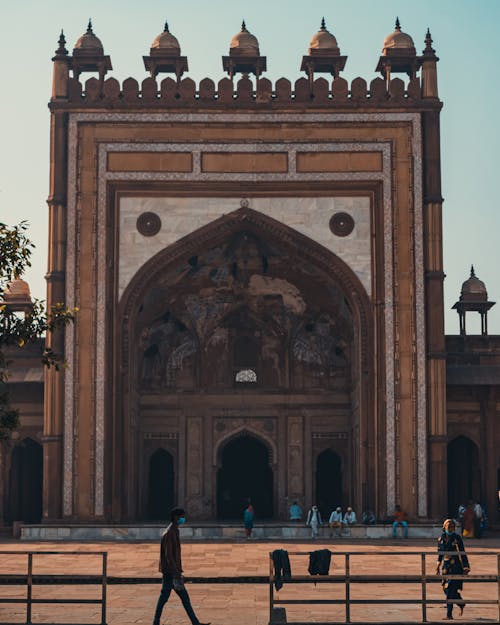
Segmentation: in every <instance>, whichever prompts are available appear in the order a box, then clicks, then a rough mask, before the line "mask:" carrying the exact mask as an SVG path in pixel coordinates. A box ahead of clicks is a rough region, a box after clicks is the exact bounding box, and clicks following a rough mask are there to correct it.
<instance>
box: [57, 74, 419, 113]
mask: <svg viewBox="0 0 500 625" xmlns="http://www.w3.org/2000/svg"><path fill="white" fill-rule="evenodd" d="M67 103H68V105H70V106H71V108H74V106H78V107H81V106H84V107H95V106H99V107H104V108H107V107H109V108H130V107H149V108H150V107H153V108H154V107H158V106H160V107H179V106H182V107H186V106H187V107H189V106H193V107H200V106H209V107H211V108H212V107H216V108H217V107H221V106H224V107H225V108H227V106H228V105H229V106H234V107H236V108H248V107H251V108H254V107H257V108H265V107H269V106H271V107H272V106H273V105H279V106H284V105H285V106H295V105H300V106H302V107H303V106H307V107H313V108H315V107H322V108H324V107H346V106H347V107H357V108H359V107H360V106H362V107H365V106H366V107H398V108H400V107H406V106H411V107H415V106H418V107H420V106H423V105H424V104H429V102H426V101H424V100H423V99H422V95H421V87H420V80H419V78H418V77H416V78H413V79H412V80H410V81H409V82H408V84H407V85H405V83H404V81H403V80H401V79H400V78H393V79H392V80H391V81H390V82H389V83H387V82H386V81H385V80H383V79H382V78H374V79H373V80H372V81H371V82H370V83H369V84H368V83H367V81H366V80H364V79H363V78H355V79H354V80H353V81H352V82H351V84H349V83H348V81H347V80H345V79H343V78H337V79H335V80H333V81H327V80H326V79H324V78H316V80H314V81H313V82H312V83H310V82H309V80H307V79H306V78H299V79H297V80H296V81H295V83H293V84H292V82H291V81H289V80H288V79H286V78H280V79H279V80H277V81H276V83H274V84H273V83H272V82H271V81H270V80H268V79H267V78H260V79H259V80H257V81H256V82H255V84H254V83H253V82H252V81H251V80H250V79H249V78H247V77H246V76H244V77H243V78H241V79H240V80H238V81H237V82H233V81H232V80H230V79H229V78H222V79H221V80H219V82H218V83H217V84H216V83H215V82H214V81H213V80H211V79H210V78H204V79H203V80H201V81H200V83H199V84H198V85H197V84H196V83H195V82H194V81H193V80H192V79H191V78H185V79H184V80H181V81H180V82H179V83H178V82H177V81H176V80H174V79H172V78H170V77H167V78H164V79H163V80H162V81H157V80H156V79H155V78H145V79H144V80H143V81H142V82H141V83H139V82H138V81H137V80H135V79H134V78H127V79H126V80H124V81H123V83H122V84H120V83H119V82H118V80H116V79H115V78H108V79H107V80H105V81H103V82H102V81H100V80H98V79H97V78H89V79H88V80H87V81H86V82H85V83H84V84H82V83H81V82H80V81H79V80H77V79H75V78H70V79H69V89H68V99H67ZM62 105H63V104H62V102H61V101H59V102H58V107H61V106H62Z"/></svg>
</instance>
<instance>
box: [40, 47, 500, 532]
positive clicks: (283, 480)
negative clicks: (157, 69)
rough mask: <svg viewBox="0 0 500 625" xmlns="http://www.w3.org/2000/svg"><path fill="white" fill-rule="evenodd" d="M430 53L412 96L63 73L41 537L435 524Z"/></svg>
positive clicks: (441, 345) (440, 381)
mask: <svg viewBox="0 0 500 625" xmlns="http://www.w3.org/2000/svg"><path fill="white" fill-rule="evenodd" d="M426 43H428V42H426ZM429 47H430V43H428V47H427V48H426V50H427V55H426V52H424V56H423V57H418V58H419V59H420V60H419V63H420V65H418V67H421V68H422V69H421V76H420V77H418V76H416V75H415V73H414V72H413V69H414V68H415V67H416V65H415V63H413V61H412V63H413V64H412V65H411V67H412V68H413V69H412V74H411V76H412V78H411V80H410V81H409V82H408V84H407V85H405V84H404V82H403V81H401V80H400V79H398V78H393V79H392V80H387V81H384V80H383V79H380V78H376V79H375V80H373V81H372V82H371V84H370V86H369V87H368V86H367V84H366V82H365V81H364V80H363V79H360V78H358V79H356V80H354V81H353V82H352V84H351V85H348V84H347V82H346V81H345V80H343V79H342V78H340V77H339V76H338V75H336V77H335V79H334V80H333V82H332V83H328V82H327V81H326V80H324V79H322V78H318V79H316V80H313V77H312V75H311V77H310V80H306V79H299V80H298V81H297V82H296V83H295V85H294V88H293V90H292V85H291V83H290V82H289V81H287V80H285V79H281V80H279V81H278V82H277V83H276V85H274V86H273V85H272V84H271V83H270V82H269V81H268V80H266V79H264V78H259V79H258V80H257V81H256V83H255V85H254V84H253V83H252V82H251V81H250V80H249V79H248V77H246V76H244V77H243V78H242V79H241V80H239V81H237V82H236V81H235V82H233V81H231V80H229V79H223V80H221V81H220V82H219V83H218V85H217V88H216V86H215V84H214V83H213V82H212V81H211V80H209V79H205V80H203V81H201V82H200V84H199V86H196V85H195V84H194V82H193V81H191V80H190V79H184V80H182V81H181V80H180V79H179V80H178V81H177V82H175V81H173V80H172V79H170V78H166V79H164V80H163V81H162V82H161V83H157V82H156V80H155V78H147V79H145V80H144V81H143V82H142V85H141V88H139V84H138V83H137V81H135V80H134V79H127V80H126V81H125V82H124V83H123V85H120V84H119V83H118V82H117V81H116V80H114V79H113V78H109V79H107V80H104V76H101V78H100V79H99V80H97V79H95V78H91V79H89V80H88V81H87V82H86V83H85V85H83V84H81V83H80V82H78V80H77V79H76V78H69V73H68V68H71V62H72V61H71V57H67V56H65V54H64V53H63V52H61V50H59V51H58V53H57V54H56V56H55V57H54V72H55V73H54V76H55V78H54V92H53V97H52V100H51V103H50V110H51V123H52V146H51V185H52V187H51V195H50V198H49V210H50V212H51V231H50V258H49V273H48V301H49V304H50V303H51V302H53V301H60V300H61V299H62V298H64V299H65V300H66V303H67V304H68V305H69V306H75V305H76V306H78V308H79V310H80V312H79V315H78V321H77V323H76V324H75V326H74V327H70V328H68V329H67V330H66V333H65V337H64V340H63V337H61V336H55V337H51V338H50V339H49V341H51V342H52V347H54V348H56V349H59V350H62V349H63V345H64V353H65V357H66V360H67V362H68V367H67V368H66V369H65V370H64V371H63V372H59V373H57V372H54V371H50V372H48V373H47V376H46V385H45V394H46V397H45V409H44V432H43V437H41V441H42V443H43V445H44V447H45V454H44V468H43V471H44V493H43V502H44V504H43V518H44V520H46V521H55V520H58V519H59V520H61V519H64V520H65V521H66V522H69V521H76V522H83V523H96V522H108V523H120V522H126V523H128V522H130V523H135V522H137V521H146V520H148V519H151V518H154V517H155V515H159V516H162V515H163V516H165V514H166V512H165V510H163V509H162V507H161V505H160V506H158V505H157V504H156V503H154V502H155V501H157V500H163V499H164V500H165V501H169V502H171V503H174V502H177V501H178V502H182V503H184V504H185V505H186V506H187V507H188V509H189V511H190V515H191V518H193V519H194V520H212V519H214V518H216V517H218V518H232V517H234V516H236V515H239V510H240V509H241V507H242V505H243V503H244V500H245V498H246V497H248V496H251V497H252V499H253V501H254V503H255V505H256V507H257V509H258V510H259V511H260V514H261V517H267V518H269V519H275V520H277V519H284V518H286V515H287V509H288V506H289V504H290V503H291V501H292V500H295V499H296V500H298V501H300V502H301V503H302V504H303V505H304V506H308V505H310V504H311V503H314V501H317V502H318V504H319V505H320V507H322V508H323V510H324V512H325V513H326V512H327V511H328V510H329V508H330V507H332V506H333V505H338V504H341V505H344V506H345V505H349V504H350V505H353V506H354V507H355V508H356V510H358V511H361V510H366V509H372V510H374V511H375V512H376V514H377V516H379V517H385V516H387V515H390V513H391V512H392V510H393V509H394V506H395V504H396V503H400V504H401V505H402V506H403V507H404V508H405V509H406V510H407V511H408V513H409V514H410V516H411V517H412V518H413V519H420V520H425V519H429V518H439V517H440V516H442V515H444V514H445V513H446V512H447V502H446V497H444V496H443V493H444V492H446V489H447V481H448V473H447V465H446V458H447V444H448V442H449V440H450V439H449V434H448V424H449V423H452V425H451V426H450V428H451V429H450V431H451V432H453V433H455V430H456V428H455V425H454V420H455V417H454V416H450V415H448V417H447V409H446V370H445V366H446V363H445V337H444V327H443V292H442V282H443V278H444V274H443V267H442V224H441V202H442V198H441V187H440V161H439V159H440V149H439V141H440V138H439V112H440V109H441V102H440V101H439V98H438V96H437V82H436V75H435V72H436V60H437V59H436V57H435V55H434V54H433V51H432V53H431V52H429V50H428V48H429ZM104 58H107V59H109V57H103V59H104ZM256 58H258V59H262V58H264V57H256ZM101 61H102V59H101ZM101 61H99V62H100V63H101ZM96 62H97V61H96ZM102 62H104V61H102ZM415 62H416V61H415ZM259 63H261V61H259ZM96 67H97V66H96ZM99 67H101V69H102V67H104V66H103V65H102V63H101V65H99ZM259 67H261V66H260V65H259ZM384 67H385V65H384ZM99 71H101V70H99ZM259 71H260V70H259ZM431 319H432V323H429V320H431ZM492 388H493V389H494V390H492V391H491V393H493V395H492V396H490V395H489V396H488V397H489V399H488V401H489V402H490V403H489V404H488V406H490V408H488V411H487V412H488V415H489V416H488V419H490V418H491V419H493V416H492V415H493V414H494V412H495V410H496V408H491V406H496V404H495V401H496V400H495V399H494V397H496V395H495V393H497V392H498V385H497V386H496V387H495V386H493V387H492ZM495 389H496V390H495ZM467 392H468V391H466V393H467ZM493 396H494V397H493ZM453 414H454V413H453ZM450 419H451V421H450ZM491 427H493V426H491ZM457 431H458V430H457ZM464 432H465V430H464ZM495 435H498V434H495ZM488 453H489V456H488V463H489V464H488V466H489V467H491V466H493V465H494V462H495V461H494V459H492V458H490V456H491V454H492V453H493V452H491V453H490V452H488ZM491 463H493V464H491ZM245 464H246V465H247V466H246V467H245ZM248 467H250V469H248ZM488 471H489V473H491V471H492V469H491V468H489V469H488ZM252 474H253V476H254V477H252ZM252 480H253V481H252ZM256 481H258V484H257V485H256V483H254V482H256ZM430 484H432V489H431V488H429V485H430ZM488 501H489V500H488Z"/></svg>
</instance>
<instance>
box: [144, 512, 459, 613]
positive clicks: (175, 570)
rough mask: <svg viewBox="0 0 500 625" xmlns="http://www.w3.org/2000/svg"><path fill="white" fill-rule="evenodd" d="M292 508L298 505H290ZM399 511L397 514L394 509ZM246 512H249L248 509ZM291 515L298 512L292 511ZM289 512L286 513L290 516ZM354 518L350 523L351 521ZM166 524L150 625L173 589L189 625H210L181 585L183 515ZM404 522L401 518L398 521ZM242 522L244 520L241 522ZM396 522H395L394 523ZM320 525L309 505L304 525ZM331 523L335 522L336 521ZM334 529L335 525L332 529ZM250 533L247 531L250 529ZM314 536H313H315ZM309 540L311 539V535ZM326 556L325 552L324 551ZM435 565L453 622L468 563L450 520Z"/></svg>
mask: <svg viewBox="0 0 500 625" xmlns="http://www.w3.org/2000/svg"><path fill="white" fill-rule="evenodd" d="M293 505H298V504H297V502H294V504H293ZM398 508H399V511H401V509H400V507H399V506H398ZM249 509H250V510H249ZM294 512H295V513H297V514H298V511H297V510H296V509H295V510H294ZM291 514H292V511H291V510H290V516H291ZM334 514H335V515H336V516H335V517H334V519H337V518H341V519H342V520H339V521H338V522H339V523H341V524H343V523H344V519H345V517H346V515H347V521H346V523H347V525H349V524H352V523H353V522H354V523H355V522H356V521H355V519H356V514H355V513H354V510H352V508H350V507H349V508H348V509H347V510H346V513H345V514H344V515H343V516H342V509H341V508H340V507H338V508H337V509H336V510H334V511H333V512H332V515H331V516H330V519H332V517H333V515H334ZM250 517H251V524H252V527H253V507H252V505H251V503H250V502H249V503H248V506H247V508H246V510H245V519H248V520H249V521H250ZM353 519H354V521H353ZM170 520H171V522H170V525H169V526H168V527H167V529H166V530H165V532H164V534H163V536H162V539H161V544H160V561H159V570H160V572H161V573H162V575H163V583H162V587H161V591H160V596H159V598H158V602H157V605H156V610H155V614H154V618H153V625H160V618H161V614H162V612H163V608H164V606H165V604H166V603H167V601H168V599H169V597H170V594H171V592H172V590H174V591H175V592H176V593H177V595H178V596H179V598H180V600H181V601H182V605H183V606H184V609H185V611H186V614H187V615H188V617H189V620H190V621H191V625H210V623H202V622H201V621H200V620H199V619H198V617H197V616H196V614H195V612H194V610H193V607H192V605H191V601H190V598H189V594H188V592H187V590H186V587H185V585H184V577H183V570H182V560H181V543H180V538H179V526H181V525H183V524H184V523H185V522H186V513H185V511H184V510H183V509H182V508H174V509H173V510H172V512H171V517H170ZM403 520H404V519H401V522H402V521H403ZM245 522H246V521H245ZM394 522H395V523H396V521H394ZM321 523H322V520H321V514H320V512H319V510H318V507H317V506H312V508H311V509H310V511H309V513H308V518H307V524H308V525H310V526H311V528H312V529H313V528H316V531H317V529H318V527H319V525H320V524H321ZM331 523H337V521H336V520H334V521H331ZM335 527H336V526H335ZM250 533H251V528H250ZM316 535H317V534H316ZM313 537H315V536H314V535H313ZM328 553H329V552H328ZM437 553H438V557H437V563H436V575H441V578H442V581H441V583H442V586H443V591H444V594H445V597H446V617H445V618H446V619H447V620H451V619H453V606H454V605H456V606H458V608H459V610H460V615H462V614H463V611H464V608H465V602H464V600H463V598H462V596H461V594H460V591H461V590H462V588H463V578H464V576H465V575H467V574H468V573H469V572H470V564H469V560H468V558H467V554H466V553H465V549H464V544H463V541H462V537H461V536H460V535H459V534H458V533H457V532H456V523H455V521H454V519H446V520H445V521H444V523H443V531H442V534H441V537H440V538H439V540H438V545H437Z"/></svg>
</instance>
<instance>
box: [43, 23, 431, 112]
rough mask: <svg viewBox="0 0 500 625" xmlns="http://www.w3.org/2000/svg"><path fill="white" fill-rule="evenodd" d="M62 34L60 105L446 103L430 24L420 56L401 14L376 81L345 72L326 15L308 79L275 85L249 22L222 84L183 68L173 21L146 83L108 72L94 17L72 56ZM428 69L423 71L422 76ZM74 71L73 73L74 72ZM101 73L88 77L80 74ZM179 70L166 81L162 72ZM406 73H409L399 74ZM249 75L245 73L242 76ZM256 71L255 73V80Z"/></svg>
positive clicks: (155, 48)
mask: <svg viewBox="0 0 500 625" xmlns="http://www.w3.org/2000/svg"><path fill="white" fill-rule="evenodd" d="M64 43H65V40H64V37H63V35H62V34H61V39H60V41H59V48H58V50H57V51H56V56H55V57H54V58H53V61H54V81H53V82H54V86H53V97H52V102H54V101H57V102H58V106H59V107H60V108H64V107H65V104H66V103H67V104H70V105H72V106H73V105H77V106H85V107H87V106H94V107H95V106H96V105H99V106H100V107H112V108H114V107H136V106H137V107H145V106H148V107H154V106H162V107H163V106H168V107H177V106H180V105H182V106H188V107H189V106H200V105H203V106H205V105H206V106H210V107H214V106H215V107H216V106H220V105H221V104H223V105H224V106H226V107H227V106H228V105H230V106H232V107H242V108H245V107H249V106H250V107H266V106H267V107H269V106H272V105H273V104H279V105H281V106H282V105H290V106H296V105H297V104H300V105H301V106H304V105H307V106H308V107H311V106H312V107H316V106H320V107H326V106H336V107H337V106H347V107H349V106H356V107H359V106H363V107H364V106H368V107H374V106H377V107H380V106H382V107H402V106H412V107H415V106H417V107H419V108H422V107H423V108H427V109H433V108H440V103H439V100H438V95H437V76H436V62H437V61H438V60H439V59H438V58H437V57H436V55H435V52H434V50H433V48H432V46H431V43H432V39H431V35H430V32H429V31H427V35H426V38H425V45H426V47H425V49H424V50H423V54H422V56H417V53H416V50H415V46H414V43H413V39H412V38H411V37H410V35H408V34H406V33H404V32H402V30H401V26H400V23H399V20H396V26H395V30H394V32H393V33H391V34H390V35H388V36H387V37H386V39H385V41H384V46H383V49H382V55H381V56H380V59H379V63H378V65H377V67H376V71H377V72H380V74H381V76H382V78H375V79H373V80H372V81H371V82H370V84H369V86H368V84H367V82H366V80H365V79H363V78H355V79H354V80H353V81H352V83H351V84H350V85H349V84H348V83H347V81H346V80H345V79H343V78H342V77H341V76H340V72H341V71H343V69H344V66H345V64H346V60H347V56H342V55H341V54H340V48H339V46H338V43H337V39H336V38H335V36H334V35H333V34H332V33H330V32H329V31H328V30H327V28H326V23H325V20H324V18H323V20H322V22H321V28H320V30H319V31H318V32H317V33H316V34H315V35H314V36H313V38H312V39H311V42H310V44H309V49H308V54H307V55H305V56H303V57H302V64H301V67H300V69H301V71H304V72H305V74H306V76H307V78H299V79H298V80H296V81H295V83H294V84H293V85H292V83H291V82H290V81H289V80H287V79H286V78H280V79H279V80H278V81H276V83H275V85H274V86H273V84H272V83H271V82H270V81H269V80H267V79H266V78H262V72H264V71H266V68H267V57H265V56H261V54H260V48H259V42H258V40H257V37H255V35H253V34H252V33H250V32H249V31H248V30H247V28H246V25H245V22H243V24H242V27H241V31H240V32H238V33H237V34H236V35H235V36H234V37H233V38H232V40H231V43H230V48H229V55H228V56H223V57H222V61H223V63H222V65H223V69H224V71H225V72H227V74H228V75H229V78H223V79H222V80H219V82H218V83H217V85H216V84H215V82H214V81H213V80H211V79H210V78H204V79H203V80H201V82H200V83H199V85H196V84H195V82H194V81H193V80H192V79H190V78H184V79H183V80H182V75H183V74H184V73H185V72H187V71H188V61H187V57H185V56H181V48H180V45H179V41H178V40H177V38H176V37H175V36H174V35H172V34H171V33H170V30H169V27H168V24H167V23H165V28H164V31H163V32H162V33H160V34H159V35H158V36H157V37H156V38H155V39H154V41H153V42H152V44H151V49H150V54H149V56H145V57H143V58H144V64H145V68H146V70H147V71H148V72H149V74H150V77H148V78H146V79H144V80H142V82H141V83H140V84H139V82H138V81H137V80H136V79H134V78H127V79H126V80H125V81H124V82H123V84H122V85H120V83H119V82H118V81H117V80H116V79H114V78H107V79H106V74H107V72H108V71H109V70H110V69H112V68H111V60H110V57H109V56H107V55H105V54H104V48H103V45H102V43H101V40H100V39H98V38H97V37H96V35H95V34H94V32H93V30H92V24H91V22H90V21H89V25H88V28H87V31H86V32H85V33H84V34H83V35H82V36H81V37H80V38H79V39H78V41H77V42H76V44H75V48H74V49H73V55H72V56H69V55H68V52H67V50H66V49H65V47H64ZM420 70H422V72H421V75H420V76H419V75H417V74H418V72H419V71H420ZM70 72H71V78H70ZM82 72H93V73H97V74H98V78H95V77H92V78H90V79H89V80H87V81H86V82H85V83H84V84H82V83H81V82H80V81H79V79H80V74H81V73H82ZM160 73H168V74H173V75H174V76H175V79H174V78H171V77H167V78H164V79H163V80H161V81H160V78H159V76H158V75H159V74H160ZM318 73H322V74H330V75H331V77H332V78H333V80H332V78H330V79H328V80H327V79H325V78H316V77H315V75H317V74H318ZM396 73H399V74H403V75H406V76H407V77H408V82H407V84H406V85H405V83H404V82H403V80H401V79H399V78H393V75H394V74H396ZM237 74H241V78H240V79H239V80H237V79H236V75H237ZM251 74H253V75H254V76H255V78H254V79H253V80H251V79H250V77H249V76H250V75H251Z"/></svg>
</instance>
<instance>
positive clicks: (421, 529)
mask: <svg viewBox="0 0 500 625" xmlns="http://www.w3.org/2000/svg"><path fill="white" fill-rule="evenodd" d="M408 530H409V531H408V536H409V538H437V537H439V536H440V535H441V532H442V526H441V525H440V524H421V523H419V524H415V525H412V524H410V526H409V528H408ZM164 531H165V525H156V524H155V525H72V524H67V525H23V526H22V527H21V540H27V541H29V540H41V541H43V540H50V541H54V540H62V541H85V540H88V541H123V542H134V541H149V540H153V541H157V540H160V538H161V536H162V534H163V532H164ZM180 534H181V538H182V539H183V540H187V541H201V542H203V541H208V542H209V541H212V540H216V541H217V540H225V541H233V540H244V539H245V531H244V528H243V524H241V525H239V524H238V525H228V524H215V523H214V524H209V523H207V524H200V525H192V526H188V527H182V528H180ZM391 536H392V525H391V524H385V525H355V526H354V527H351V528H349V529H344V530H343V533H342V536H341V537H335V538H334V539H333V542H335V543H337V541H342V540H344V539H346V540H351V539H352V540H359V539H388V538H391ZM252 537H253V538H254V539H256V540H286V541H289V540H291V541H294V540H298V541H304V540H308V539H310V538H311V529H310V528H309V527H305V526H303V525H292V524H286V525H278V524H274V523H269V524H265V525H257V526H255V527H254V530H253V533H252ZM398 538H401V529H400V528H399V529H398ZM327 539H329V528H328V527H327V526H325V527H322V528H320V530H319V536H318V540H320V541H321V540H323V541H324V540H327Z"/></svg>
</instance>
